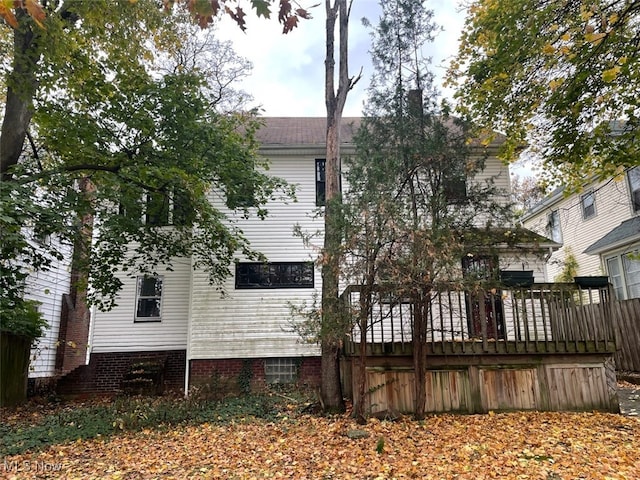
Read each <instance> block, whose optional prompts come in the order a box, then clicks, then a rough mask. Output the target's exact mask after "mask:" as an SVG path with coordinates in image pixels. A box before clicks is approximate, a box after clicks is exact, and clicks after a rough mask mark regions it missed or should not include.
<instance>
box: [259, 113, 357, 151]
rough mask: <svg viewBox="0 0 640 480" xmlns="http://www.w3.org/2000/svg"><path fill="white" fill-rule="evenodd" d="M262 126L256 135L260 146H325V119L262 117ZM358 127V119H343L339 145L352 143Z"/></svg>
mask: <svg viewBox="0 0 640 480" xmlns="http://www.w3.org/2000/svg"><path fill="white" fill-rule="evenodd" d="M262 120H263V121H264V126H263V127H262V128H260V130H258V132H257V133H256V139H257V140H258V141H259V142H260V143H261V144H262V145H325V143H326V138H327V119H326V118H325V117H263V118H262ZM359 126H360V117H344V118H343V119H342V130H341V132H340V141H341V143H343V144H344V143H353V135H354V134H355V132H356V131H357V130H358V127H359Z"/></svg>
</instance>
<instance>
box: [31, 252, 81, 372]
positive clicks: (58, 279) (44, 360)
mask: <svg viewBox="0 0 640 480" xmlns="http://www.w3.org/2000/svg"><path fill="white" fill-rule="evenodd" d="M63 251H64V253H65V258H67V259H68V258H70V257H71V251H70V248H64V247H63ZM69 284H70V277H69V265H68V262H67V261H66V260H65V261H54V262H53V264H52V266H51V269H50V270H49V271H47V272H36V273H33V274H31V275H29V277H27V282H26V290H25V298H27V299H29V300H36V301H38V302H40V306H39V307H38V311H39V312H40V313H42V316H43V318H44V319H45V320H46V321H47V324H48V325H49V328H47V329H45V331H44V335H42V337H40V338H39V339H38V340H37V342H36V344H35V345H34V347H33V348H32V349H31V363H30V365H29V377H31V378H39V377H51V376H53V375H54V374H55V366H56V349H57V343H58V334H59V332H60V314H61V312H62V302H63V299H62V296H63V295H64V294H67V293H69Z"/></svg>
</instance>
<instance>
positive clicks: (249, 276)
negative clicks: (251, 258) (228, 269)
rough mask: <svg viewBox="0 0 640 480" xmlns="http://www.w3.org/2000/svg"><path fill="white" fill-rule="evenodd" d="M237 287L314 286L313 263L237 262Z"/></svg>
mask: <svg viewBox="0 0 640 480" xmlns="http://www.w3.org/2000/svg"><path fill="white" fill-rule="evenodd" d="M236 288H237V289H243V288H313V263H312V262H274V263H236Z"/></svg>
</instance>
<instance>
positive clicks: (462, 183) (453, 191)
mask: <svg viewBox="0 0 640 480" xmlns="http://www.w3.org/2000/svg"><path fill="white" fill-rule="evenodd" d="M444 195H445V198H446V199H447V201H448V202H451V203H457V202H464V201H465V200H466V199H467V178H466V176H465V174H464V173H459V172H455V171H453V172H450V173H449V174H445V177H444Z"/></svg>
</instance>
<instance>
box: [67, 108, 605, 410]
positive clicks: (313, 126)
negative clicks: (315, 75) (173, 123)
mask: <svg viewBox="0 0 640 480" xmlns="http://www.w3.org/2000/svg"><path fill="white" fill-rule="evenodd" d="M265 123H266V125H265V127H263V128H262V129H261V130H260V132H259V133H258V138H259V140H260V141H261V145H262V146H261V150H260V153H261V154H262V155H263V156H265V157H266V158H268V159H269V160H270V162H271V164H270V171H269V172H270V174H273V175H275V176H279V177H283V178H285V179H286V180H287V181H289V182H290V183H293V184H295V185H297V190H296V197H297V198H296V201H290V202H287V203H285V202H281V201H274V202H271V204H269V205H268V206H267V207H268V210H269V215H268V217H267V218H266V219H265V220H258V219H256V218H253V219H242V218H233V215H232V214H231V213H229V212H227V213H229V215H230V218H231V220H232V221H237V225H238V226H239V227H240V228H241V229H242V230H243V232H244V234H245V235H246V236H247V238H248V239H249V240H250V241H251V244H252V246H253V248H254V249H256V250H257V251H260V252H262V253H263V254H264V255H265V256H266V257H267V259H268V264H259V263H255V262H248V261H245V259H243V258H241V257H239V258H237V262H236V264H235V266H234V269H233V275H232V276H231V277H230V278H228V279H227V281H226V282H225V283H224V285H222V290H223V291H224V295H223V294H222V293H221V291H220V289H219V288H216V287H215V286H212V285H210V284H209V282H208V278H207V275H206V274H205V273H204V272H202V271H199V270H194V269H193V268H192V264H191V260H190V259H189V258H184V259H177V261H176V262H175V268H174V270H173V271H166V272H159V273H160V274H159V276H158V277H154V278H148V277H144V276H142V275H140V276H135V277H134V278H129V277H127V276H124V275H123V276H122V278H121V280H122V281H123V284H124V285H123V289H122V291H121V293H120V296H119V298H118V300H117V306H116V307H115V308H114V309H112V310H111V311H110V312H106V313H105V312H97V311H94V312H93V318H92V329H91V336H90V342H89V343H90V346H91V347H90V348H91V354H90V362H89V364H88V365H86V366H84V367H81V368H79V369H77V370H76V371H74V372H72V373H71V374H70V375H68V376H67V377H66V378H65V379H63V381H61V383H60V387H61V392H62V393H64V392H65V390H66V391H68V392H71V391H74V392H76V393H77V392H80V391H84V392H92V393H99V392H114V391H119V390H121V389H123V386H124V385H125V384H126V381H127V380H126V379H127V378H128V375H129V374H130V373H131V371H132V370H135V369H137V368H140V367H141V366H143V365H145V364H146V365H148V364H155V365H159V366H160V367H159V368H160V369H161V374H160V375H158V376H157V377H156V378H155V380H154V381H158V382H160V383H161V385H162V386H163V387H166V388H173V389H186V390H188V389H190V388H192V387H194V386H197V385H203V384H204V385H206V384H209V385H213V384H217V382H219V381H220V380H221V379H232V380H233V379H239V378H241V377H242V378H243V379H244V381H247V379H248V380H249V381H251V382H253V383H265V382H290V381H297V382H300V383H306V384H311V385H317V384H318V383H319V380H320V377H319V375H320V358H319V350H318V347H317V346H316V345H312V344H308V343H305V342H304V341H303V339H301V338H300V337H299V335H298V333H296V332H295V331H294V329H293V328H292V322H294V321H296V318H294V316H293V314H292V310H291V306H298V307H301V306H303V305H308V306H311V305H313V303H314V301H315V298H316V296H318V295H319V294H320V291H321V284H322V279H321V272H320V268H319V267H318V265H317V264H316V263H317V260H318V256H319V252H320V249H321V246H322V244H323V237H322V230H323V218H322V216H321V212H322V209H321V208H318V206H319V205H321V204H322V201H323V192H324V156H325V119H323V118H267V119H265ZM357 123H358V119H352V118H345V119H343V131H342V137H341V138H342V143H343V145H342V155H343V157H346V156H348V155H349V154H352V153H353V152H354V149H353V148H354V147H353V145H352V143H351V138H352V135H353V133H354V131H355V128H356V126H357ZM490 148H492V147H490ZM489 153H491V152H489ZM485 178H492V179H493V181H494V182H495V185H496V187H497V188H498V189H500V190H502V191H503V192H504V201H505V202H506V201H507V200H506V199H507V198H508V195H507V194H508V191H509V175H508V170H507V167H506V166H504V165H503V164H502V162H500V161H499V160H498V159H497V158H496V157H495V156H492V155H489V157H488V159H487V160H486V168H485V170H484V172H483V173H482V174H481V175H479V176H478V178H476V179H468V181H481V180H482V179H485ZM211 201H212V202H218V201H219V200H218V199H217V198H216V196H215V192H212V194H211ZM296 227H297V228H298V229H299V230H300V231H302V232H304V233H306V234H313V235H312V237H311V241H310V242H308V243H305V242H303V240H302V239H301V238H300V237H299V236H298V235H296V234H295V233H294V230H295V228H296ZM532 243H535V245H536V246H537V247H538V248H537V251H536V252H534V253H531V252H530V251H529V250H530V248H528V247H531V245H516V246H511V247H508V248H507V247H506V246H504V247H503V248H502V250H501V254H500V255H499V257H498V259H497V262H498V265H496V266H495V267H496V268H499V269H500V270H510V271H531V272H532V273H533V277H534V280H535V281H536V282H540V281H543V280H544V261H545V258H546V255H549V254H550V253H551V252H552V251H553V249H554V248H555V245H556V244H554V243H553V242H549V241H547V240H546V239H544V238H542V237H536V238H535V240H533V241H532ZM476 260H477V261H484V260H482V258H481V256H478V257H477V258H475V259H474V261H476ZM471 263H473V262H471ZM462 266H463V265H462V259H461V267H462ZM344 287H347V285H344ZM347 290H348V288H347ZM458 294H460V292H458ZM491 295H494V293H490V294H488V296H487V297H486V298H493V297H491ZM538 295H539V294H538ZM509 298H510V297H509ZM518 298H520V297H518ZM461 302H462V303H464V302H466V303H464V305H463V304H462V303H459V304H458V307H459V308H458V309H459V310H460V312H458V313H459V314H460V315H458V316H459V317H460V318H458V319H457V320H456V321H457V322H458V324H460V325H464V328H462V330H461V333H460V335H462V336H463V337H464V338H463V341H466V342H468V341H471V339H473V344H474V345H475V346H477V345H476V343H477V341H478V340H477V339H478V338H480V339H482V342H481V343H480V345H484V346H485V347H486V346H487V345H489V344H492V343H493V344H495V343H496V340H499V339H500V340H503V341H511V340H513V341H515V340H516V338H515V337H514V338H513V339H511V337H510V336H509V335H512V333H509V332H513V331H514V328H516V325H517V321H514V320H512V318H513V315H511V317H509V319H507V317H504V319H499V318H498V317H497V316H496V315H497V314H496V312H497V310H494V311H493V312H494V313H491V312H492V310H490V308H494V307H490V305H495V304H496V303H495V302H493V303H491V302H487V301H486V299H485V301H484V302H482V301H477V302H475V303H474V301H471V303H469V301H467V300H465V301H464V302H463V301H462V300H461ZM516 304H517V305H516ZM534 304H535V302H534ZM440 305H441V306H442V305H443V303H440ZM504 305H505V307H504V309H503V310H501V312H502V311H504V312H512V311H513V308H516V309H518V308H522V304H520V303H517V302H514V301H510V300H508V299H504ZM510 305H516V306H515V307H510ZM527 305H529V304H528V303H526V302H525V304H524V308H525V309H526V308H527ZM532 305H533V304H532ZM501 308H502V307H501ZM488 309H489V310H488ZM454 310H455V309H451V308H450V309H449V310H448V311H449V312H453V311H454ZM433 311H434V312H436V311H438V310H437V309H434V310H433ZM518 311H519V310H518ZM439 315H440V317H437V316H436V317H435V318H436V320H435V321H436V322H439V321H441V320H442V321H443V322H444V320H445V317H446V315H445V314H443V313H442V312H440V313H439ZM501 315H502V314H501ZM463 317H464V320H462V318H463ZM446 318H448V320H447V321H448V322H449V323H448V325H449V324H450V326H449V327H447V328H448V329H447V332H448V333H447V334H446V335H445V334H443V333H442V332H441V334H440V337H438V338H437V339H436V338H435V337H434V338H433V339H432V340H433V342H434V344H435V343H437V342H438V341H440V342H444V341H449V340H452V341H453V340H457V339H458V337H459V334H457V333H456V331H455V328H453V327H452V325H453V324H454V323H455V322H456V321H454V320H453V319H452V317H446ZM518 318H520V317H518ZM510 319H511V320H510ZM297 320H299V318H298V319H297ZM407 321H408V320H407V317H405V319H404V326H402V327H399V326H396V327H393V328H407V325H408V324H407V323H406V322H407ZM518 321H519V320H518ZM523 321H525V322H531V320H523ZM505 322H511V323H510V324H508V323H505ZM514 322H515V323H514ZM445 323H446V322H445ZM543 324H544V321H543V323H540V325H541V326H540V331H539V332H538V331H537V330H535V329H536V327H535V326H534V327H533V328H534V330H532V332H534V333H531V335H529V333H527V334H526V341H527V342H528V341H529V337H531V339H535V340H536V342H535V344H538V342H537V340H538V336H539V337H540V339H541V338H542V332H543V328H547V327H548V325H547V326H545V327H543V326H542V325H543ZM517 328H520V327H517ZM522 328H523V329H524V327H522ZM554 328H555V327H554ZM409 330H410V325H409ZM436 330H437V329H436ZM441 330H442V329H441ZM523 331H524V330H523ZM556 331H557V330H556ZM451 332H453V333H451ZM491 332H493V334H492V333H491ZM527 332H528V330H527ZM450 333H451V335H449V334H450ZM507 333H508V335H507ZM407 334H409V335H410V332H407ZM505 335H506V336H505ZM514 335H515V334H514ZM449 336H451V338H449ZM522 338H525V337H522ZM562 338H563V337H562V336H561V335H560V334H558V335H556V337H555V339H556V340H558V341H559V340H560V339H562ZM564 338H565V340H566V336H565V337H564ZM519 339H520V337H518V340H519ZM356 340H357V339H355V338H352V339H351V342H355V341H356ZM548 340H549V339H547V343H548ZM377 341H378V340H377V339H372V343H376V342H377ZM567 341H568V340H567ZM356 343H357V342H356ZM382 343H383V344H384V343H389V342H388V341H387V340H384V341H383V342H382ZM391 343H392V344H393V343H395V340H393V341H391ZM463 343H464V342H463ZM348 344H349V343H347V344H345V345H346V346H348ZM527 345H528V343H527ZM371 348H374V347H371ZM393 348H394V349H395V348H396V347H393ZM447 348H449V347H447ZM485 350H486V348H485ZM485 350H478V351H476V350H469V353H465V355H464V358H465V359H466V360H464V362H467V363H468V362H469V361H470V360H469V359H470V358H471V359H472V361H471V362H472V363H473V362H475V363H476V364H477V363H478V362H480V363H483V362H485V360H483V358H488V357H486V355H487V354H490V353H492V352H491V351H490V350H489V351H485ZM385 352H386V351H385V349H384V348H383V349H382V353H385ZM432 353H433V352H432ZM493 353H499V354H502V353H505V352H493ZM512 353H513V352H512ZM538 353H539V354H544V353H545V351H540V352H538ZM345 354H346V357H345V358H346V362H345V363H344V365H343V366H344V367H345V374H346V376H345V386H346V390H347V391H349V390H351V388H350V382H349V378H351V377H350V376H349V372H353V362H352V361H351V360H350V359H352V358H353V355H354V352H350V351H349V350H348V349H345ZM391 355H392V356H394V355H395V356H396V357H397V358H400V357H402V358H404V360H402V361H401V362H400V363H401V365H399V367H398V368H400V370H402V369H403V368H404V369H406V358H407V357H406V355H407V352H403V354H402V355H398V354H397V352H396V351H395V350H394V352H392V353H391ZM403 355H404V357H403ZM439 355H445V356H449V357H448V358H450V359H451V358H454V357H460V355H461V352H457V351H456V350H455V349H454V350H451V351H449V350H446V349H445V350H444V351H442V352H440V354H439ZM599 355H600V357H598V358H600V360H602V358H604V357H603V355H605V356H606V352H605V353H602V352H600V353H599ZM374 356H375V355H374ZM494 357H495V356H494ZM518 358H519V359H520V360H519V362H520V363H522V357H518ZM536 358H537V357H536ZM374 360H375V361H374V364H375V368H377V369H379V368H382V366H383V365H386V364H388V361H387V360H384V359H380V355H379V354H377V356H375V359H374ZM440 361H442V359H441V360H440ZM489 361H491V360H489ZM493 361H494V363H495V362H497V361H496V360H495V358H494V360H493ZM510 361H514V358H513V357H512V358H511V360H510ZM402 362H405V364H403V363H402ZM603 362H604V360H602V361H601V362H600V366H602V365H603ZM516 363H518V362H516ZM403 365H404V366H403ZM465 365H466V364H465ZM501 365H502V366H504V363H500V362H497V363H496V367H495V368H498V367H500V366H501ZM372 368H374V367H372ZM460 368H462V366H461V365H458V366H457V367H456V366H454V368H453V370H456V369H458V370H460ZM465 368H466V367H465ZM500 368H502V367H500ZM376 371H377V370H376ZM490 374H491V373H486V375H490ZM447 375H448V374H447ZM522 375H524V376H525V377H526V378H530V377H531V378H533V377H532V375H534V374H533V373H531V372H529V373H526V372H525V373H523V374H522ZM527 375H529V377H527ZM536 375H537V374H536ZM468 378H471V377H468ZM473 378H476V377H473ZM492 378H493V377H492ZM536 378H537V377H536ZM599 378H600V377H599ZM498 380H500V379H498ZM498 380H496V381H498ZM371 381H375V380H371ZM473 381H476V380H473ZM372 386H373V385H372ZM603 395H604V394H603ZM449 410H450V409H449Z"/></svg>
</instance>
